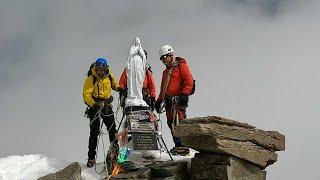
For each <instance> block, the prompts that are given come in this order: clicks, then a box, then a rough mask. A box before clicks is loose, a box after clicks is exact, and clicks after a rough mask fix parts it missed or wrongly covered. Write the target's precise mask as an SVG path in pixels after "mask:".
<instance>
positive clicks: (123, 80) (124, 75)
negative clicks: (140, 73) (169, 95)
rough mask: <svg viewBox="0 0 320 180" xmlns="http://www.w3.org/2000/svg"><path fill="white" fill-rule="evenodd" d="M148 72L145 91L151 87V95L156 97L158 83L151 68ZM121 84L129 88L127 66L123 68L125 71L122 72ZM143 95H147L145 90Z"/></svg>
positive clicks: (144, 86) (144, 85)
mask: <svg viewBox="0 0 320 180" xmlns="http://www.w3.org/2000/svg"><path fill="white" fill-rule="evenodd" d="M146 72H147V73H146V76H145V78H144V81H143V91H144V90H146V89H149V90H150V96H151V97H154V98H155V97H156V84H155V81H154V78H153V75H152V72H151V71H150V70H149V69H148V70H147V71H146ZM119 86H120V87H121V88H122V89H126V88H127V70H126V68H125V69H124V70H123V72H122V74H121V77H120V81H119ZM143 95H145V92H143Z"/></svg>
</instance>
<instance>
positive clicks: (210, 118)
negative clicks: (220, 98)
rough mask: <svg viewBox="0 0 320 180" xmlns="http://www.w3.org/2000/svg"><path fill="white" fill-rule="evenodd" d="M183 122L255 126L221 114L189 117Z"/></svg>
mask: <svg viewBox="0 0 320 180" xmlns="http://www.w3.org/2000/svg"><path fill="white" fill-rule="evenodd" d="M181 123H186V124H194V123H197V124H198V123H202V124H211V123H217V124H224V125H229V126H238V127H244V128H251V129H252V128H255V127H254V126H252V125H250V124H247V123H242V122H239V121H235V120H232V119H227V118H224V117H219V116H206V117H195V118H189V119H187V120H185V121H181Z"/></svg>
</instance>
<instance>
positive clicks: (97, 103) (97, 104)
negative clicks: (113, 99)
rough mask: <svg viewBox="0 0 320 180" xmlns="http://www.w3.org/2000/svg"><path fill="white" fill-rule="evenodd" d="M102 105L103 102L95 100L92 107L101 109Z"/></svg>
mask: <svg viewBox="0 0 320 180" xmlns="http://www.w3.org/2000/svg"><path fill="white" fill-rule="evenodd" d="M103 107H104V103H103V102H101V101H100V102H95V103H94V104H93V108H95V109H102V108H103Z"/></svg>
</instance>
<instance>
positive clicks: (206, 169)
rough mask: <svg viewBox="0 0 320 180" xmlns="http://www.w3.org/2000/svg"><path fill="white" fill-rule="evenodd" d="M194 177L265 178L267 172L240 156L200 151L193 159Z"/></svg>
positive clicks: (233, 179)
mask: <svg viewBox="0 0 320 180" xmlns="http://www.w3.org/2000/svg"><path fill="white" fill-rule="evenodd" d="M191 174H192V179H193V180H197V179H205V180H207V179H211V180H265V179H266V172H265V171H263V170H260V169H259V168H258V167H255V166H253V165H251V164H248V163H246V162H245V161H242V160H241V159H239V158H236V157H233V156H227V155H217V154H203V153H198V154H196V156H195V157H194V158H193V159H192V161H191Z"/></svg>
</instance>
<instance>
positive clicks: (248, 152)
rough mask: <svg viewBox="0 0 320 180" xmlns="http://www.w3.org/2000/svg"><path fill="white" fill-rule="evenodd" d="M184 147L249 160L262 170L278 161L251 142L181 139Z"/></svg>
mask: <svg viewBox="0 0 320 180" xmlns="http://www.w3.org/2000/svg"><path fill="white" fill-rule="evenodd" d="M181 141H182V142H183V144H184V145H186V146H188V147H191V148H193V149H195V150H197V151H199V152H212V153H217V154H228V155H233V156H236V157H238V158H241V159H244V160H247V161H249V162H251V163H253V164H255V165H256V166H258V167H260V168H261V169H264V168H266V167H267V166H268V165H270V164H273V163H274V162H276V161H277V154H276V153H274V152H271V151H268V150H266V149H264V148H262V147H260V146H258V145H256V144H253V143H251V142H241V141H233V140H221V139H216V138H215V137H210V136H207V137H206V136H196V137H190V136H188V137H181Z"/></svg>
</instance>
